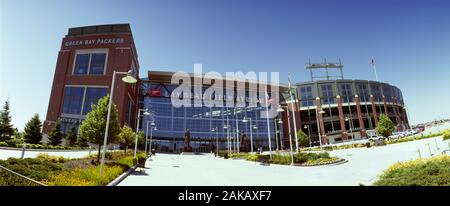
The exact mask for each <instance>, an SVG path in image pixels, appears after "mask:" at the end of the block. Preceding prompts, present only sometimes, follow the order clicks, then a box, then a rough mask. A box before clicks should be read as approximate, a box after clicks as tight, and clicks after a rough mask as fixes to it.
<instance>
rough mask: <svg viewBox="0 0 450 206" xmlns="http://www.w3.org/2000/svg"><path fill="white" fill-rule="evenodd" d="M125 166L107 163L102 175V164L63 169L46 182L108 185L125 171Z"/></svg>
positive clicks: (51, 183) (64, 184) (58, 184)
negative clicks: (83, 167)
mask: <svg viewBox="0 0 450 206" xmlns="http://www.w3.org/2000/svg"><path fill="white" fill-rule="evenodd" d="M123 171H124V170H123V168H122V167H120V166H118V165H110V164H105V165H104V168H103V174H102V176H101V177H100V166H92V167H89V168H85V169H79V168H76V169H72V170H66V171H63V172H61V173H59V174H57V175H54V176H52V177H50V178H49V179H47V180H44V184H47V185H51V186H96V185H107V184H108V183H109V182H111V181H112V180H114V179H115V178H116V177H117V176H119V175H120V174H122V173H123Z"/></svg>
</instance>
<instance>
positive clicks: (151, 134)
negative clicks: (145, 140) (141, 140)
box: [149, 122, 158, 152]
mask: <svg viewBox="0 0 450 206" xmlns="http://www.w3.org/2000/svg"><path fill="white" fill-rule="evenodd" d="M152 123H153V125H155V123H154V122H152ZM153 130H155V131H156V130H158V129H157V128H156V127H155V126H151V127H150V149H149V150H150V152H152V140H153Z"/></svg>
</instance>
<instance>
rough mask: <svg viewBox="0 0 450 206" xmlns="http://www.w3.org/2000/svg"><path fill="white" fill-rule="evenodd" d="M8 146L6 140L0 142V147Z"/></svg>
mask: <svg viewBox="0 0 450 206" xmlns="http://www.w3.org/2000/svg"><path fill="white" fill-rule="evenodd" d="M7 146H8V143H6V142H0V147H7Z"/></svg>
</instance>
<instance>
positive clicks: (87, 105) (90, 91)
mask: <svg viewBox="0 0 450 206" xmlns="http://www.w3.org/2000/svg"><path fill="white" fill-rule="evenodd" d="M104 96H106V88H89V87H88V88H87V89H86V97H85V100H84V109H83V115H85V114H87V113H89V112H90V111H91V110H92V104H97V102H98V100H99V99H100V98H102V97H104Z"/></svg>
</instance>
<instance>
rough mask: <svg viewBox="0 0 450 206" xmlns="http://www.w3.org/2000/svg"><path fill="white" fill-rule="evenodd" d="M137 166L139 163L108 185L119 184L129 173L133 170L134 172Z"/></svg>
mask: <svg viewBox="0 0 450 206" xmlns="http://www.w3.org/2000/svg"><path fill="white" fill-rule="evenodd" d="M136 168H137V165H135V166H134V167H132V168H130V169H128V170H127V171H126V172H124V173H122V174H121V175H119V176H118V177H117V178H116V179H114V180H113V181H111V182H110V183H108V184H107V185H106V186H117V185H118V184H119V183H120V182H122V180H124V179H125V178H126V177H128V175H130V174H131V173H132V172H134V171H135V170H136Z"/></svg>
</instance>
